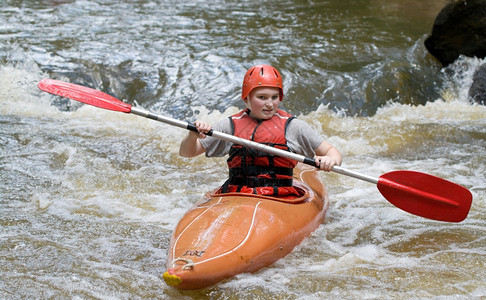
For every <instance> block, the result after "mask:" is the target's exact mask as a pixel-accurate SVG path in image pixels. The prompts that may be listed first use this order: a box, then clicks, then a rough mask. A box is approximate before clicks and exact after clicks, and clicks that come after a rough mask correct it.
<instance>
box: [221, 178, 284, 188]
mask: <svg viewBox="0 0 486 300" xmlns="http://www.w3.org/2000/svg"><path fill="white" fill-rule="evenodd" d="M227 183H228V184H231V185H238V186H247V187H263V186H274V187H284V186H287V187H288V186H293V180H292V179H276V178H257V177H246V178H245V177H230V179H228V181H227Z"/></svg>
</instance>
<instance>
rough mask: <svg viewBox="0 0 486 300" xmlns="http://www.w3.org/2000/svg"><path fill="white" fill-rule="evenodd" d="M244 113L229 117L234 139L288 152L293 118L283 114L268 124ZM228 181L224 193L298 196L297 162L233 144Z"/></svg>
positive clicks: (270, 120)
mask: <svg viewBox="0 0 486 300" xmlns="http://www.w3.org/2000/svg"><path fill="white" fill-rule="evenodd" d="M249 113H250V111H249V110H243V111H241V112H239V113H238V114H235V115H233V116H231V117H230V119H231V121H232V125H233V134H234V135H235V136H238V137H241V138H244V139H248V140H252V141H255V142H258V143H262V144H266V145H269V146H272V147H276V148H279V149H282V150H286V151H289V147H288V145H287V139H286V138H285V132H286V129H287V125H288V123H289V122H290V120H292V119H293V118H294V117H293V116H292V115H290V114H288V113H286V112H284V111H282V110H277V113H276V114H275V115H274V116H273V117H272V118H270V119H268V120H255V119H253V118H252V117H250V116H249ZM227 162H228V168H229V179H228V181H226V183H225V184H224V185H223V187H222V192H223V193H228V192H242V193H251V194H259V195H268V196H289V195H299V193H298V192H297V190H296V189H295V188H294V187H293V180H292V178H293V177H292V176H293V169H294V167H295V166H296V164H297V163H296V162H295V161H293V160H290V159H288V158H283V157H278V156H274V155H272V154H269V153H266V152H263V151H258V150H255V149H251V148H246V147H243V146H241V145H236V144H233V145H232V147H231V150H230V153H229V158H228V161H227Z"/></svg>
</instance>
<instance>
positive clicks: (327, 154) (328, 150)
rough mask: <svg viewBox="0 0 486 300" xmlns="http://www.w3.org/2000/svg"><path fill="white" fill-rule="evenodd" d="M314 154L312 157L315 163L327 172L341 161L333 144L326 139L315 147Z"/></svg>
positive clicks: (339, 154)
mask: <svg viewBox="0 0 486 300" xmlns="http://www.w3.org/2000/svg"><path fill="white" fill-rule="evenodd" d="M315 152H316V156H315V157H314V159H315V162H316V165H317V166H318V167H319V169H321V170H323V171H326V172H329V171H331V170H332V167H334V166H336V165H337V166H340V165H341V163H342V157H341V153H339V150H338V149H336V147H334V146H333V145H331V144H329V143H328V142H326V141H322V143H321V144H320V145H319V146H318V147H317V148H316V149H315Z"/></svg>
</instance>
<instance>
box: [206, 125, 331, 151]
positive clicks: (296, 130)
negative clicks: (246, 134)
mask: <svg viewBox="0 0 486 300" xmlns="http://www.w3.org/2000/svg"><path fill="white" fill-rule="evenodd" d="M213 129H214V130H215V131H219V132H223V133H227V134H233V132H232V126H231V120H230V118H224V119H222V120H220V121H219V122H217V123H216V124H214V125H213ZM285 137H286V139H287V144H288V146H289V148H290V150H291V151H293V152H295V153H297V154H300V155H304V156H305V157H309V158H313V157H314V156H315V152H314V150H315V149H317V147H319V145H320V144H321V143H322V141H323V140H324V139H323V137H321V136H320V135H319V134H318V133H317V132H316V131H315V130H314V129H312V128H311V127H310V126H309V125H308V124H307V123H305V122H304V121H301V120H299V119H293V120H291V121H290V123H289V124H288V127H287V132H286V134H285ZM201 145H202V146H203V147H204V149H206V156H207V157H221V156H225V155H226V154H228V153H229V151H230V148H231V145H232V143H230V142H226V141H223V140H220V139H217V138H214V137H210V136H208V137H206V138H205V139H201Z"/></svg>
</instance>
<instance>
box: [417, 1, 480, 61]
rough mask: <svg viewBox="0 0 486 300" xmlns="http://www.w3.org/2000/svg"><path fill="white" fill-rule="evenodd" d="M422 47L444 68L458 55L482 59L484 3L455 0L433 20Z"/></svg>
mask: <svg viewBox="0 0 486 300" xmlns="http://www.w3.org/2000/svg"><path fill="white" fill-rule="evenodd" d="M425 47H426V48H427V50H428V51H429V52H430V54H432V55H433V56H435V57H436V58H437V59H438V60H439V61H440V62H441V63H442V65H443V66H444V67H445V66H447V65H449V64H450V63H453V62H454V61H455V60H456V59H457V58H458V57H459V55H461V54H462V55H465V56H469V57H477V58H484V57H485V56H486V0H458V1H452V2H451V3H449V4H448V5H446V6H445V7H444V8H443V9H442V10H441V11H440V13H439V15H438V16H437V17H436V19H435V22H434V26H433V27H432V34H431V36H429V37H428V38H427V39H426V40H425Z"/></svg>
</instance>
